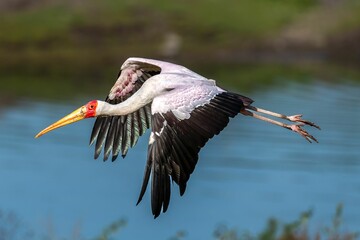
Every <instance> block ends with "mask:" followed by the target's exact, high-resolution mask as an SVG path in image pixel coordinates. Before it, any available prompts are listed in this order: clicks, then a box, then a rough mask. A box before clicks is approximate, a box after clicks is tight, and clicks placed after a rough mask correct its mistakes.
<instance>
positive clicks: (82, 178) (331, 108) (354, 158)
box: [0, 81, 360, 239]
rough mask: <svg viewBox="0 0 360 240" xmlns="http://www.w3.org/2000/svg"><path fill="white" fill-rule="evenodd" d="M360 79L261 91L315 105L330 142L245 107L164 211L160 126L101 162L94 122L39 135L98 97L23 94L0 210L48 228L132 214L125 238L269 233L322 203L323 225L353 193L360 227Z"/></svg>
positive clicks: (4, 115)
mask: <svg viewBox="0 0 360 240" xmlns="http://www.w3.org/2000/svg"><path fill="white" fill-rule="evenodd" d="M359 92H360V87H359V86H358V85H352V84H326V83H323V82H316V81H314V82H312V83H310V84H306V85H302V84H287V85H285V86H282V87H280V88H276V89H275V88H274V89H269V90H268V91H265V92H264V91H262V92H255V93H253V94H251V96H250V97H251V98H253V99H254V100H255V101H256V102H255V103H254V105H255V106H259V107H263V108H268V109H271V110H276V111H280V112H283V113H286V114H298V113H303V114H304V118H305V119H309V120H312V121H314V122H316V123H317V124H319V125H320V126H321V127H322V130H321V131H318V130H316V129H309V128H308V130H309V131H311V133H312V134H314V135H315V136H316V137H317V138H318V140H319V142H320V143H319V144H316V143H313V144H309V143H307V142H306V141H305V140H304V139H303V138H301V137H299V136H297V135H296V134H294V133H292V132H290V131H287V130H284V129H281V128H279V127H275V126H272V125H270V124H268V123H264V122H261V121H259V120H256V119H251V118H249V117H245V116H238V117H237V118H236V119H233V120H232V121H231V122H230V124H229V126H228V127H227V128H226V129H225V130H224V131H223V132H222V134H220V135H219V136H216V137H215V138H214V139H212V140H210V141H209V143H208V144H207V145H206V147H205V148H204V149H203V150H202V151H201V153H200V160H199V163H198V165H197V167H196V169H195V172H194V173H193V174H192V176H191V179H190V181H189V183H188V188H187V191H186V193H185V195H184V196H183V197H179V196H178V195H179V194H178V187H177V186H176V185H173V188H172V198H171V202H170V207H169V209H168V212H167V213H166V214H162V215H160V217H159V218H158V219H156V220H153V217H152V215H151V207H150V196H149V191H148V192H147V193H146V195H145V197H144V199H143V201H142V202H141V204H140V205H139V206H137V207H136V206H135V203H136V201H137V197H138V194H139V191H140V187H141V183H142V178H143V171H144V165H145V161H146V151H147V142H148V137H149V133H147V134H146V136H144V137H142V138H141V139H140V140H139V142H138V144H137V145H136V146H135V147H134V148H133V149H131V150H130V151H129V154H128V156H127V157H126V158H125V159H121V158H119V159H118V160H117V161H115V162H111V161H108V162H105V163H104V162H102V161H101V160H97V161H94V160H93V148H91V147H90V148H89V147H88V145H87V144H88V138H89V136H90V132H91V128H92V124H93V122H94V121H93V120H85V121H82V122H79V123H76V124H73V125H70V126H68V127H65V128H62V129H59V130H57V131H54V132H51V133H49V134H47V135H45V136H43V137H42V138H40V139H34V135H35V134H36V133H37V132H38V131H39V130H41V129H43V128H44V127H46V126H47V125H49V124H50V123H52V122H54V121H56V120H58V119H59V118H60V117H62V116H64V115H65V114H67V113H69V112H71V111H72V110H74V109H75V108H77V107H78V106H80V105H81V104H83V103H84V102H86V101H87V100H89V99H85V100H83V101H82V100H81V101H73V102H71V103H66V104H64V103H62V104H60V103H45V102H31V101H30V102H29V101H22V102H18V103H17V104H15V105H12V106H10V107H8V108H1V109H0V132H1V135H0V166H1V168H0V191H1V193H2V194H1V201H0V208H2V209H4V210H11V211H14V212H15V213H16V214H17V215H18V216H19V217H20V218H21V219H22V220H23V222H25V223H26V225H27V226H29V227H30V228H32V229H34V230H35V231H36V232H40V233H44V232H49V231H51V232H53V233H54V234H55V235H57V236H62V237H69V236H71V234H72V232H73V231H74V229H75V230H77V229H80V231H81V235H82V236H84V237H86V238H91V237H94V236H96V235H98V234H100V233H101V231H102V229H103V228H104V227H105V226H106V225H108V224H109V223H111V222H113V221H114V220H117V219H119V218H125V219H127V221H128V225H127V226H126V227H125V228H124V229H123V230H122V231H121V232H120V233H119V234H118V236H119V237H120V238H121V239H144V238H148V239H166V238H168V237H170V236H173V235H174V234H175V233H176V232H177V231H179V230H185V231H186V232H187V237H188V238H189V239H203V238H204V237H206V238H210V237H211V235H212V233H213V231H214V229H215V228H216V226H217V224H219V223H225V224H228V225H229V226H231V227H236V228H237V229H238V230H239V231H240V232H241V231H244V230H246V231H250V232H258V231H260V230H262V229H263V227H264V225H265V223H266V220H267V219H268V218H269V217H271V216H274V217H277V218H279V219H280V220H281V221H284V222H286V221H291V220H294V219H296V218H297V217H298V215H299V214H300V213H301V212H302V211H304V210H307V209H310V208H311V209H313V210H314V216H313V217H312V220H311V222H312V223H313V224H312V227H313V228H314V229H320V228H321V227H322V226H324V225H329V224H330V220H331V218H332V216H333V214H334V212H335V207H336V205H337V204H338V203H343V204H344V206H345V211H344V215H343V217H344V225H345V226H346V228H347V229H352V230H357V231H358V230H360V227H359V226H360V225H359V224H360V205H359V202H360V178H359V175H360V150H359V146H360V144H359V143H360V140H359V137H360V134H359V133H360V124H359V119H360V111H359V109H360V108H359V107H360V95H359Z"/></svg>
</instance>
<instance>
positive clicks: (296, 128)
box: [240, 106, 320, 143]
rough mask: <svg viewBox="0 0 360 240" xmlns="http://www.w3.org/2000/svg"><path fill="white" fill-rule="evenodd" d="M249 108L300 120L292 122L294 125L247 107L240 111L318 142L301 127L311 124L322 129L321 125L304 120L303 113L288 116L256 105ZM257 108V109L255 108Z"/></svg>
mask: <svg viewBox="0 0 360 240" xmlns="http://www.w3.org/2000/svg"><path fill="white" fill-rule="evenodd" d="M246 108H248V109H251V110H253V111H257V112H261V113H265V114H268V115H271V116H274V117H278V118H282V119H286V120H289V121H291V122H299V124H292V125H288V124H285V123H282V122H279V121H275V120H273V119H271V118H267V117H264V116H262V115H258V114H256V113H254V112H251V111H248V110H246V109H243V110H241V111H240V113H242V114H244V115H246V116H250V117H254V118H257V119H260V120H262V121H265V122H269V123H272V124H275V125H277V126H280V127H283V128H286V129H289V130H291V131H294V132H296V133H299V134H300V135H301V136H302V137H304V138H305V139H306V140H307V141H308V142H310V143H311V140H313V141H315V142H318V141H317V139H316V138H315V137H314V136H312V135H310V134H309V133H308V132H307V131H305V130H304V129H302V128H301V127H302V126H304V125H309V126H312V127H316V128H318V129H320V127H319V126H317V125H315V124H314V123H312V122H309V121H306V120H302V119H301V115H294V116H289V117H288V116H286V115H283V114H279V113H274V112H270V111H267V110H264V109H259V108H255V107H252V106H250V107H246ZM255 109H256V110H255Z"/></svg>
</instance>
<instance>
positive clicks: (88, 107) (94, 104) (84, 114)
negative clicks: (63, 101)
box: [35, 100, 101, 138]
mask: <svg viewBox="0 0 360 240" xmlns="http://www.w3.org/2000/svg"><path fill="white" fill-rule="evenodd" d="M99 105H101V102H100V101H98V100H92V101H90V102H88V103H87V104H85V105H84V106H82V107H80V108H78V109H76V110H75V111H73V112H72V113H70V114H69V115H67V116H65V117H63V118H62V119H60V120H59V121H57V122H55V123H53V124H51V125H50V126H48V127H47V128H45V129H44V130H42V131H41V132H39V133H38V134H37V135H36V136H35V138H38V137H40V136H42V135H44V134H45V133H47V132H50V131H52V130H55V129H57V128H59V127H63V126H65V125H68V124H71V123H74V122H77V121H80V120H83V119H85V118H92V117H96V116H98V114H97V113H98V111H97V110H98V108H99Z"/></svg>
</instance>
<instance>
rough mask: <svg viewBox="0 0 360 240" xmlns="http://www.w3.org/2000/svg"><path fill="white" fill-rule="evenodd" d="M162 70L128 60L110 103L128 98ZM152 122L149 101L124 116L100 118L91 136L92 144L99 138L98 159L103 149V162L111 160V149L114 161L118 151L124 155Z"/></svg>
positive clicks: (96, 154) (97, 142) (96, 147)
mask: <svg viewBox="0 0 360 240" xmlns="http://www.w3.org/2000/svg"><path fill="white" fill-rule="evenodd" d="M140 60H141V59H140ZM160 72H161V68H160V67H159V66H156V65H153V64H150V63H146V62H142V61H129V60H127V61H126V62H125V63H124V64H123V66H122V68H121V71H120V73H119V75H118V79H117V81H116V83H115V85H114V86H113V87H112V88H111V90H110V93H109V95H108V96H107V97H106V100H105V101H106V102H108V103H110V104H118V103H120V102H123V101H125V100H126V99H128V98H129V97H130V96H131V95H133V94H134V93H135V92H136V91H137V90H139V89H140V88H141V86H142V84H143V83H144V82H145V81H146V80H147V79H148V78H150V77H152V76H154V75H156V74H159V73H160ZM150 123H151V106H150V104H149V105H146V106H144V107H143V108H140V109H138V110H137V111H135V112H133V113H131V114H128V115H125V116H101V117H98V118H97V119H96V121H95V124H94V127H93V130H92V133H91V137H90V145H91V144H93V143H94V142H95V141H96V143H95V155H94V157H95V159H97V158H98V157H99V155H100V153H101V150H102V149H103V148H104V161H105V160H107V159H108V157H109V155H110V153H111V152H112V161H114V160H115V159H116V158H117V156H118V155H119V153H121V155H122V156H123V157H125V156H126V153H127V151H128V150H129V148H130V147H133V146H134V145H135V144H136V142H137V140H138V138H139V137H140V136H141V135H143V134H144V132H145V131H146V129H148V128H149V127H150Z"/></svg>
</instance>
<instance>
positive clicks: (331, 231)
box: [0, 204, 360, 240]
mask: <svg viewBox="0 0 360 240" xmlns="http://www.w3.org/2000/svg"><path fill="white" fill-rule="evenodd" d="M342 214H343V206H342V204H339V205H338V206H337V208H336V212H335V215H334V217H333V219H332V221H331V225H330V226H325V227H322V228H321V229H316V230H315V231H314V230H312V231H310V229H309V223H310V221H311V217H312V215H313V211H311V210H308V211H305V212H303V213H301V214H300V216H299V218H298V219H296V220H294V221H292V222H289V223H283V222H281V221H280V220H278V219H276V218H270V219H269V220H268V222H267V224H266V226H265V228H264V230H263V231H261V232H260V233H257V234H256V235H253V234H251V233H248V232H243V231H241V232H239V231H238V230H237V229H236V228H228V227H227V226H225V225H219V226H218V227H217V228H216V229H215V230H214V232H213V236H214V238H215V239H217V240H307V239H317V240H321V239H328V240H355V239H358V238H359V236H360V235H359V234H360V233H359V232H350V231H345V230H344V223H343V219H342ZM127 224H128V222H127V221H126V220H124V219H119V220H117V221H114V222H113V223H111V224H110V225H108V226H106V227H105V228H104V229H103V231H102V233H101V234H100V235H99V236H97V237H95V238H94V239H95V240H109V239H116V238H114V235H115V234H118V233H119V232H120V231H121V230H122V229H123V228H124V227H126V225H127ZM76 232H77V234H76V235H74V236H72V237H69V238H64V237H61V239H73V240H75V239H84V238H83V237H82V236H81V233H80V232H78V230H76ZM41 234H45V235H43V237H42V238H41V239H60V238H58V237H59V236H55V235H54V232H53V230H52V231H51V232H49V233H41ZM36 237H39V235H36V234H35V233H34V231H32V230H30V229H29V228H27V227H26V226H25V224H24V223H22V222H21V221H20V220H19V218H18V217H17V216H16V215H15V214H14V213H7V212H3V211H0V239H8V240H15V239H29V240H30V239H37V238H36ZM187 237H189V238H191V232H190V231H189V232H185V231H178V232H177V233H176V234H175V235H174V236H172V237H170V238H169V239H171V240H180V239H186V238H187ZM120 239H121V237H120Z"/></svg>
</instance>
